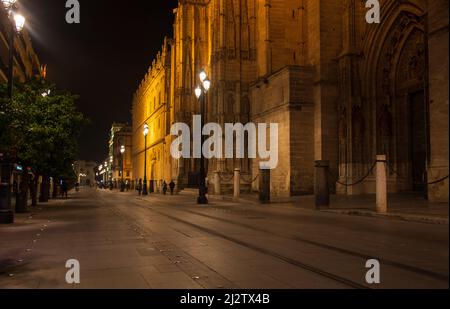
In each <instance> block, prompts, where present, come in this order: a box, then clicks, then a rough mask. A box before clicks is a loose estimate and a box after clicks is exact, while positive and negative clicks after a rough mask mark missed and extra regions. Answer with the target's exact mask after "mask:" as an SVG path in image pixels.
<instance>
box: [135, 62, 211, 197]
mask: <svg viewBox="0 0 450 309" xmlns="http://www.w3.org/2000/svg"><path fill="white" fill-rule="evenodd" d="M199 78H200V84H199V85H198V86H197V87H196V88H195V96H196V97H197V99H198V100H199V101H200V114H201V119H202V123H201V127H203V120H204V117H205V101H206V96H207V93H208V91H209V89H210V88H211V81H210V80H209V79H208V75H207V74H206V72H205V71H204V70H202V71H201V72H200V74H199ZM142 133H143V134H144V182H143V190H142V194H143V195H148V188H147V136H148V134H149V133H150V127H149V125H148V124H147V123H146V124H144V130H143V132H142ZM201 138H202V145H203V143H204V136H203V134H202V137H201ZM206 194H207V188H206V172H205V157H204V156H203V153H202V154H201V157H200V184H199V196H198V199H197V203H198V204H200V205H205V204H208V198H207V197H206Z"/></svg>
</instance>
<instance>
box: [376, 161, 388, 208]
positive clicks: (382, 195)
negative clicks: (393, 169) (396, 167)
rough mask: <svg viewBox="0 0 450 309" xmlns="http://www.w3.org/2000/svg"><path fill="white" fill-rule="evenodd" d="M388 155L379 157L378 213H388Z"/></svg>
mask: <svg viewBox="0 0 450 309" xmlns="http://www.w3.org/2000/svg"><path fill="white" fill-rule="evenodd" d="M386 165H387V161H386V155H379V156H377V212H378V213H387V170H386Z"/></svg>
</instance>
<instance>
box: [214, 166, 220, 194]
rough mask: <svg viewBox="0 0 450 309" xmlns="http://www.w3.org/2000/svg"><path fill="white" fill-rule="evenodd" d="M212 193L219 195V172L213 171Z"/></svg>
mask: <svg viewBox="0 0 450 309" xmlns="http://www.w3.org/2000/svg"><path fill="white" fill-rule="evenodd" d="M214 194H215V195H220V172H219V171H217V172H215V173H214Z"/></svg>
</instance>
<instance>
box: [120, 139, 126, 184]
mask: <svg viewBox="0 0 450 309" xmlns="http://www.w3.org/2000/svg"><path fill="white" fill-rule="evenodd" d="M120 154H121V157H122V164H121V167H120V169H121V172H120V174H121V176H122V179H121V181H120V182H121V183H120V192H124V191H125V181H124V177H123V172H124V163H125V162H124V161H125V146H121V147H120Z"/></svg>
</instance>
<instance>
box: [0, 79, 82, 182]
mask: <svg viewBox="0 0 450 309" xmlns="http://www.w3.org/2000/svg"><path fill="white" fill-rule="evenodd" d="M6 93H7V87H6V85H0V97H1V98H2V99H1V100H0V152H3V153H7V154H8V155H9V156H14V157H15V159H16V160H17V161H18V162H20V163H22V164H23V165H26V166H30V167H32V168H33V169H34V170H35V171H36V172H37V173H38V174H40V175H46V176H53V177H58V178H59V177H62V178H72V177H73V176H74V175H73V169H72V164H73V162H74V161H75V159H76V157H77V150H78V143H77V141H78V139H79V136H80V133H81V130H82V128H83V126H84V125H85V124H86V123H87V120H86V119H85V117H84V116H83V114H81V113H80V112H79V111H78V110H77V108H76V100H77V99H78V97H77V96H74V95H72V94H71V93H69V92H67V91H61V90H58V89H57V88H56V87H55V85H52V84H49V83H48V82H46V81H44V80H42V79H32V80H29V81H27V82H26V83H15V89H14V96H13V99H12V100H10V99H8V98H7V96H6ZM49 93H50V94H49ZM43 94H45V95H43Z"/></svg>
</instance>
